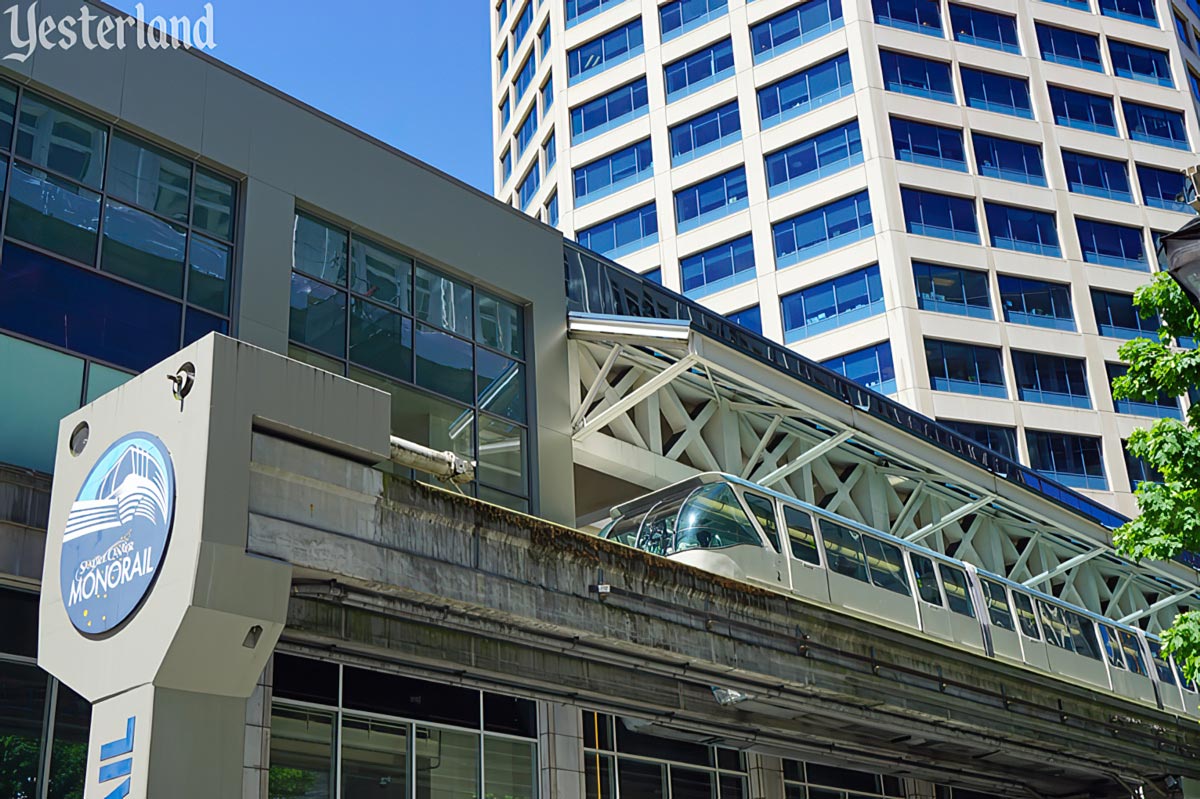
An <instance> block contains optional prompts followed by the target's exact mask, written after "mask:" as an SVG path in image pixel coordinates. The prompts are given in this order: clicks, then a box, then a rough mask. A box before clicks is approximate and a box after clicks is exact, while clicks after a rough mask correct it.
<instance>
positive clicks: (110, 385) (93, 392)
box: [83, 363, 133, 405]
mask: <svg viewBox="0 0 1200 799" xmlns="http://www.w3.org/2000/svg"><path fill="white" fill-rule="evenodd" d="M132 378H133V375H131V374H129V373H128V372H122V371H119V370H117V369H110V368H109V367H107V366H104V365H103V364H99V363H93V364H92V365H90V366H89V367H88V376H87V391H86V392H85V396H84V398H83V402H84V404H85V405H86V404H87V403H89V402H95V401H96V400H97V399H99V398H100V397H103V396H104V395H105V394H107V393H108V392H110V391H112V390H113V389H114V388H117V387H118V386H122V385H124V384H125V383H127V382H128V381H129V380H131V379H132Z"/></svg>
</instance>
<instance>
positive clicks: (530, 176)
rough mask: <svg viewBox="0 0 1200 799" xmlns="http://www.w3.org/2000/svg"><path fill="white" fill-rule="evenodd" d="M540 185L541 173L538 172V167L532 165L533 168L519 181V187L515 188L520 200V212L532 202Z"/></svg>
mask: <svg viewBox="0 0 1200 799" xmlns="http://www.w3.org/2000/svg"><path fill="white" fill-rule="evenodd" d="M540 185H541V173H540V172H539V171H538V165H537V164H536V163H534V165H533V168H532V169H530V170H529V172H528V173H527V174H526V175H525V177H524V178H523V179H522V180H521V185H519V186H518V187H517V194H518V196H519V197H520V200H521V210H522V211H524V210H526V209H527V208H529V203H531V202H533V195H534V194H537V190H538V187H539V186H540Z"/></svg>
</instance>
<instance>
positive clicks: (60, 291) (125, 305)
mask: <svg viewBox="0 0 1200 799" xmlns="http://www.w3.org/2000/svg"><path fill="white" fill-rule="evenodd" d="M3 263H4V268H3V269H0V328H3V329H5V330H10V331H12V332H14V333H18V334H20V335H24V336H28V337H30V338H34V339H37V340H39V341H44V342H46V343H47V344H51V345H53V346H57V347H63V348H64V349H71V350H72V351H74V352H78V353H80V354H81V355H85V356H88V357H91V358H96V359H99V360H102V361H107V362H108V363H112V364H116V365H118V366H121V367H124V368H128V369H131V370H134V371H138V372H140V371H143V370H145V369H148V368H149V367H151V366H153V365H154V364H156V363H158V362H159V361H161V360H163V359H164V358H166V357H167V356H169V355H171V354H172V353H173V352H175V351H176V350H177V349H179V346H180V338H179V330H180V327H181V325H182V321H183V320H182V319H181V313H182V309H181V307H180V305H179V303H177V302H172V301H170V300H167V299H164V298H162V297H159V296H156V295H153V294H150V293H149V292H146V291H142V290H141V289H138V288H134V287H133V286H129V285H126V284H124V283H119V282H117V281H115V280H112V279H110V278H106V277H104V276H103V275H101V274H100V273H98V272H94V271H91V270H88V269H83V268H80V267H76V266H71V265H68V264H65V263H63V262H61V261H59V260H57V259H55V258H51V257H49V256H46V255H42V254H40V253H36V252H34V251H32V250H27V249H25V248H24V247H20V246H17V245H15V244H6V245H4V256H3Z"/></svg>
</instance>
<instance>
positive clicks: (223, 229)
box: [192, 167, 237, 241]
mask: <svg viewBox="0 0 1200 799" xmlns="http://www.w3.org/2000/svg"><path fill="white" fill-rule="evenodd" d="M236 199H237V186H236V185H235V184H234V183H232V182H231V181H228V180H226V179H225V178H222V177H218V176H217V175H214V174H213V173H211V172H209V171H208V170H206V169H204V168H203V167H197V168H196V203H195V207H194V209H193V210H192V227H193V228H195V229H196V230H202V231H204V232H205V233H211V234H212V235H214V236H216V237H217V238H220V239H225V240H226V241H232V240H233V219H234V216H233V212H234V202H235V201H236Z"/></svg>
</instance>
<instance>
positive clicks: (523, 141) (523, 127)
mask: <svg viewBox="0 0 1200 799" xmlns="http://www.w3.org/2000/svg"><path fill="white" fill-rule="evenodd" d="M536 130H537V114H535V113H534V112H533V110H532V109H530V111H529V113H528V114H527V115H526V117H525V119H523V120H521V124H520V125H519V126H518V127H517V158H520V157H521V156H522V155H524V154H525V148H526V147H528V146H529V143H530V142H531V141H533V134H534V132H535V131H536Z"/></svg>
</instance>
